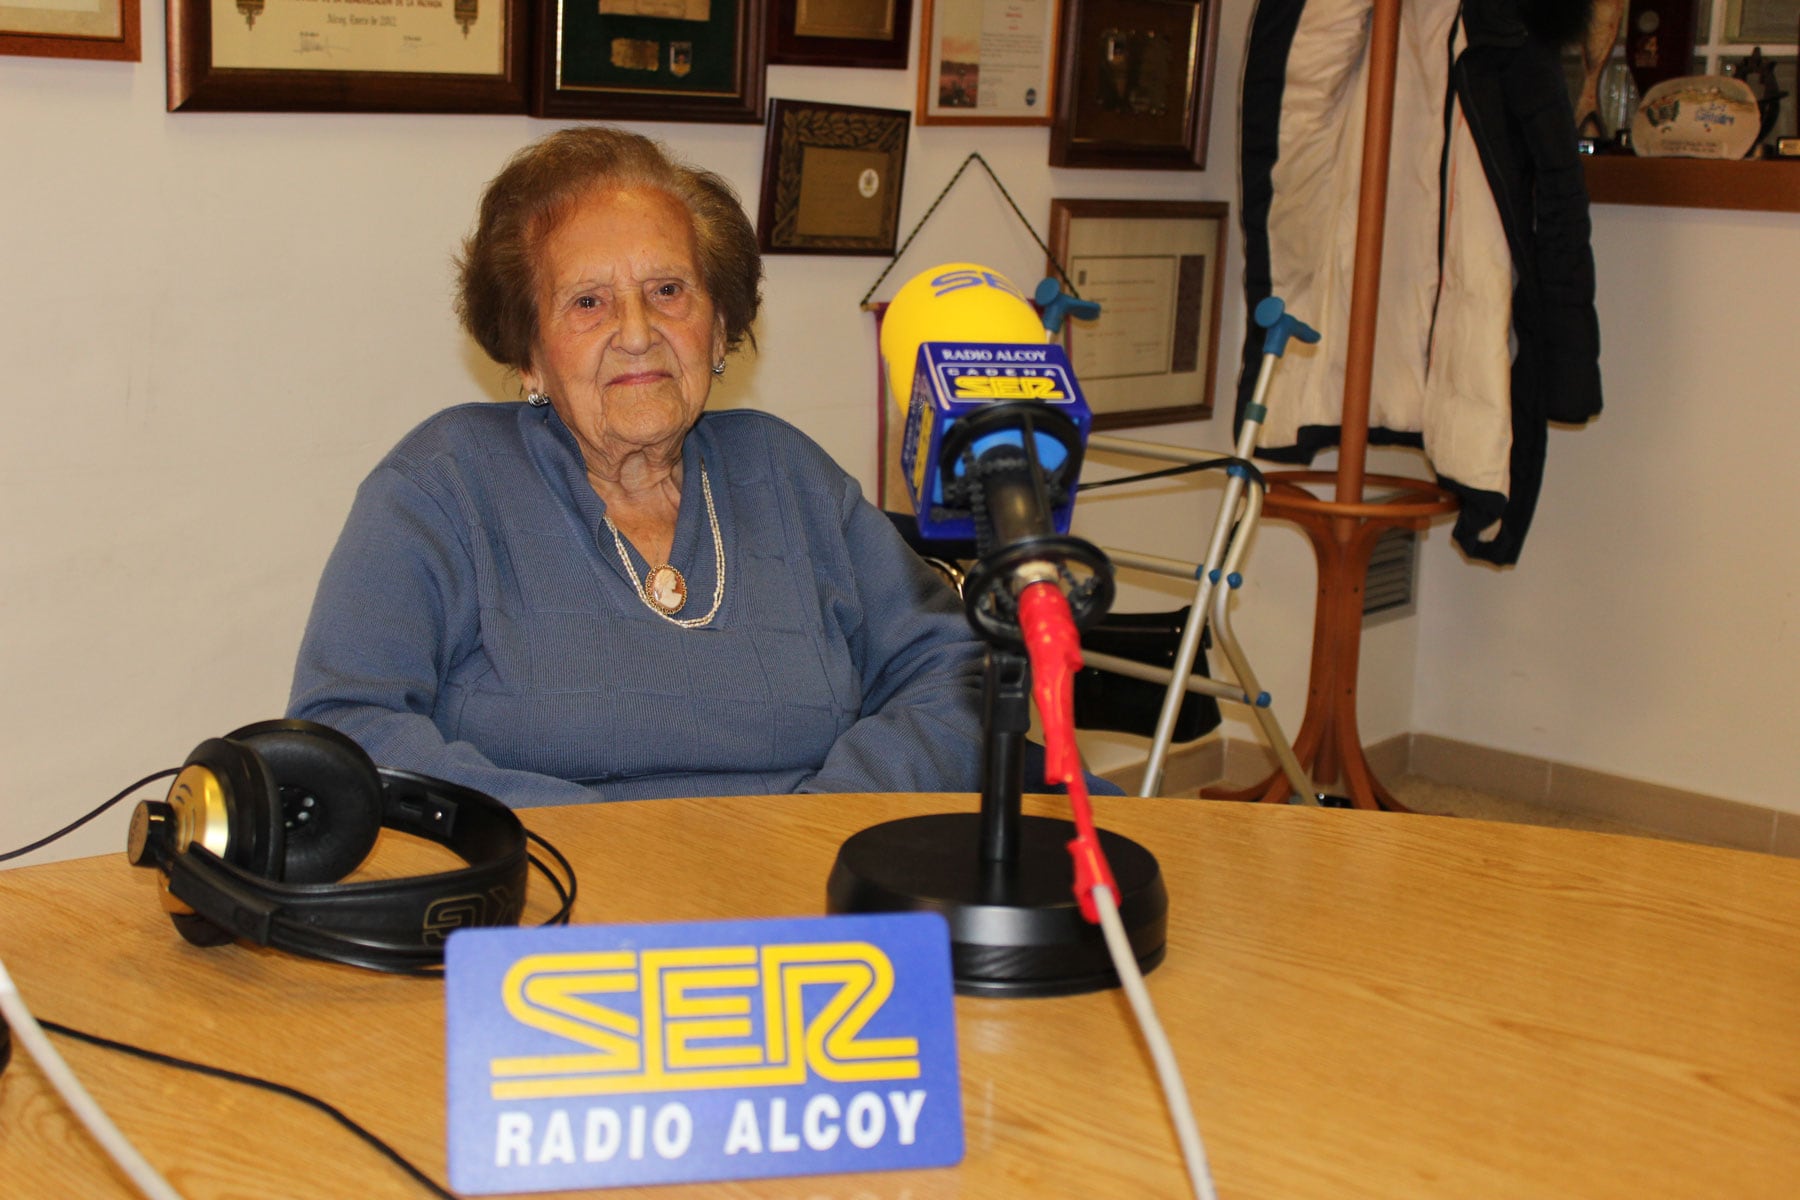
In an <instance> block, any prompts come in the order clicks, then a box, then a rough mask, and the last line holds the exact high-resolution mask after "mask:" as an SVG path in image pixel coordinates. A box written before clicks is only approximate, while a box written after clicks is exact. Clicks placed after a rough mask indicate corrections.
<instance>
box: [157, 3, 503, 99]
mask: <svg viewBox="0 0 1800 1200" xmlns="http://www.w3.org/2000/svg"><path fill="white" fill-rule="evenodd" d="M527 12H528V6H527V4H526V3H525V0H309V2H308V3H304V4H296V3H290V2H287V0H169V29H168V38H169V95H168V106H169V111H170V112H176V111H195V110H212V111H219V110H229V111H263V112H269V111H273V112H468V113H507V112H524V111H525V101H526V91H525V84H526V75H527V71H528V67H529V62H530V59H529V50H530V42H529V38H528V30H527V28H526V26H527V24H528V21H529V18H528V16H527Z"/></svg>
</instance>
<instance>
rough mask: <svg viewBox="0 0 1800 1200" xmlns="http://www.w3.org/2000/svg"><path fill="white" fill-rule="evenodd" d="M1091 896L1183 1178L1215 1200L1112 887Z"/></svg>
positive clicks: (1176, 1067)
mask: <svg viewBox="0 0 1800 1200" xmlns="http://www.w3.org/2000/svg"><path fill="white" fill-rule="evenodd" d="M1092 894H1093V897H1094V907H1095V908H1096V909H1097V910H1099V913H1100V929H1101V932H1102V933H1104V934H1105V935H1106V949H1107V952H1108V953H1109V954H1111V955H1112V960H1113V966H1114V967H1115V968H1116V969H1117V970H1118V972H1119V983H1120V984H1121V985H1123V986H1124V988H1125V996H1126V998H1127V999H1128V1000H1130V1001H1131V1011H1132V1013H1133V1014H1134V1015H1135V1016H1136V1017H1137V1022H1138V1028H1139V1029H1140V1030H1141V1031H1142V1032H1143V1035H1144V1042H1145V1044H1146V1045H1147V1046H1148V1047H1149V1049H1150V1059H1151V1061H1152V1062H1154V1063H1155V1064H1156V1077H1157V1079H1158V1080H1159V1081H1160V1082H1161V1083H1162V1089H1163V1096H1164V1097H1165V1099H1166V1100H1167V1101H1168V1105H1169V1120H1170V1121H1171V1122H1172V1123H1173V1124H1174V1126H1175V1138H1176V1140H1177V1141H1178V1142H1180V1143H1181V1154H1182V1157H1183V1158H1184V1159H1186V1161H1187V1170H1188V1182H1189V1183H1191V1184H1192V1185H1193V1188H1194V1195H1195V1196H1196V1197H1197V1198H1198V1200H1218V1195H1219V1193H1218V1192H1217V1191H1215V1190H1214V1189H1213V1181H1212V1169H1211V1168H1210V1167H1208V1166H1207V1163H1206V1146H1205V1145H1204V1144H1203V1143H1202V1142H1201V1141H1200V1127H1199V1125H1197V1124H1196V1123H1195V1121H1194V1110H1193V1107H1192V1106H1191V1105H1190V1104H1189V1103H1188V1095H1187V1085H1185V1084H1184V1083H1182V1081H1181V1064H1180V1063H1178V1062H1176V1061H1175V1049H1174V1047H1172V1046H1171V1045H1169V1036H1168V1034H1166V1033H1164V1032H1163V1027H1162V1022H1161V1021H1159V1020H1157V1019H1156V1007H1155V1005H1153V1004H1151V1002H1150V989H1149V988H1147V987H1145V986H1144V975H1143V972H1141V971H1139V970H1138V965H1137V956H1136V955H1135V954H1133V953H1132V950H1131V939H1130V938H1129V937H1127V936H1126V933H1125V924H1124V922H1122V921H1120V920H1119V908H1118V905H1117V904H1116V903H1115V902H1114V900H1113V893H1112V889H1111V888H1109V887H1096V888H1095V889H1094V890H1093V893H1092Z"/></svg>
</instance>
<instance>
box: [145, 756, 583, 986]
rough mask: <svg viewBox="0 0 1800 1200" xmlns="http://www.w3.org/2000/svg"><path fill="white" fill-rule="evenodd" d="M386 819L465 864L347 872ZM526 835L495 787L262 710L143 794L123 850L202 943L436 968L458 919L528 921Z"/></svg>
mask: <svg viewBox="0 0 1800 1200" xmlns="http://www.w3.org/2000/svg"><path fill="white" fill-rule="evenodd" d="M384 827H385V828H388V829H394V830H398V831H399V832H402V833H408V834H413V835H415V836H417V837H421V838H425V839H427V840H429V841H432V842H436V843H438V844H439V845H442V846H446V847H448V848H449V849H450V850H451V851H452V852H453V853H455V854H456V856H457V857H459V858H461V859H462V860H463V861H464V862H466V863H468V864H469V865H468V866H467V867H465V868H461V869H458V870H452V871H441V872H438V873H436V874H431V875H417V876H412V877H410V878H403V879H384V880H371V881H359V882H355V883H339V882H338V880H341V879H342V878H343V877H344V876H345V875H348V874H349V873H350V872H351V871H353V870H355V869H356V867H357V866H358V865H359V864H360V863H361V862H362V861H363V859H364V858H366V857H367V856H368V854H369V851H370V850H372V849H373V848H374V846H375V839H376V836H377V835H378V834H379V833H380V831H381V830H382V828H384ZM527 836H528V835H527V833H526V830H525V827H524V826H523V825H522V824H520V822H519V818H518V816H517V815H515V814H514V812H513V811H512V809H510V808H508V807H506V806H505V805H504V804H502V803H500V801H498V800H496V799H494V798H493V797H492V796H488V795H485V794H483V793H481V792H477V791H475V790H473V789H471V788H466V787H462V786H459V785H457V784H453V783H448V782H445V781H444V780H441V779H432V778H429V777H427V776H424V775H414V774H412V773H410V772H407V771H397V770H393V769H391V768H387V767H377V766H376V765H375V763H374V762H373V760H371V759H370V758H369V756H368V754H367V753H365V752H364V750H363V748H362V747H361V746H359V745H357V744H356V743H355V742H354V741H352V740H351V739H350V738H348V737H346V736H345V735H343V734H341V733H339V732H338V731H337V730H335V729H331V728H329V727H327V726H324V725H316V724H313V723H312V722H309V721H261V722H258V723H257V724H254V725H246V726H244V727H243V728H242V729H238V730H234V731H233V732H231V733H229V734H226V735H225V736H224V737H222V738H208V739H207V740H206V741H204V742H201V743H200V744H199V745H198V746H196V747H195V748H194V751H193V753H191V754H189V755H188V757H187V761H186V762H185V763H184V764H183V765H182V767H181V769H180V771H179V772H178V773H177V774H176V776H175V782H174V784H173V785H171V787H170V788H169V794H168V797H167V799H164V800H144V801H140V802H139V804H138V806H137V810H136V812H134V813H133V814H132V818H131V833H130V837H129V841H128V843H127V846H126V854H127V856H128V857H129V858H130V859H131V862H132V864H133V865H134V866H139V867H154V868H156V869H157V870H158V871H160V872H161V875H162V885H163V886H162V892H163V899H164V907H165V908H167V909H168V910H169V915H170V918H171V919H172V920H173V921H174V923H175V928H176V929H177V930H179V931H180V933H181V936H182V937H184V938H186V939H187V940H188V941H190V942H192V943H193V944H195V945H197V946H217V945H222V944H224V943H225V942H229V941H231V940H233V939H234V938H245V939H247V940H249V941H252V942H255V943H256V944H258V945H262V946H271V947H273V948H275V949H277V950H285V951H288V952H290V953H294V954H302V955H306V956H308V957H310V958H319V959H325V960H327V961H331V962H342V963H348V964H350V965H352V966H359V967H367V968H370V969H373V970H377V971H401V972H406V971H413V972H417V971H426V970H430V969H431V968H434V967H437V966H440V965H442V963H443V957H444V939H445V938H446V937H447V936H448V935H449V934H450V932H451V931H452V930H454V929H458V928H461V927H463V926H474V925H514V924H517V923H518V920H519V917H520V914H521V913H522V912H523V911H524V908H525V880H526V869H527V863H528V862H535V860H534V859H532V858H531V856H530V854H529V853H528V847H527V843H526V839H527ZM537 840H538V841H539V842H540V844H543V845H544V846H545V847H546V849H549V850H550V853H551V854H552V855H554V856H555V857H556V858H557V859H558V860H559V861H562V856H561V855H559V854H556V852H555V850H554V848H551V847H549V845H548V843H544V842H542V839H537ZM537 865H538V866H539V867H540V869H544V868H543V864H542V863H538V864H537ZM562 865H563V867H564V869H565V872H567V867H568V864H567V862H566V861H563V862H562ZM544 873H545V875H546V877H547V878H549V879H550V880H551V882H552V886H554V887H555V888H556V890H557V892H558V894H559V895H560V896H561V898H562V901H563V905H562V909H561V911H560V912H558V913H557V914H556V915H555V916H553V917H551V919H550V921H551V922H552V923H556V922H560V923H566V922H567V920H568V910H569V908H570V906H571V904H572V903H573V899H574V895H573V890H574V876H573V874H572V873H569V875H568V878H569V885H568V888H567V889H565V888H564V887H563V886H562V884H561V883H560V882H559V881H558V880H557V879H556V877H555V876H553V875H551V874H550V873H549V871H548V870H547V869H544Z"/></svg>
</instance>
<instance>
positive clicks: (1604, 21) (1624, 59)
mask: <svg viewBox="0 0 1800 1200" xmlns="http://www.w3.org/2000/svg"><path fill="white" fill-rule="evenodd" d="M1797 49H1800V0H1596V3H1595V4H1594V16H1593V22H1592V25H1591V27H1590V29H1589V33H1588V36H1587V37H1586V39H1585V40H1584V42H1583V44H1582V45H1581V46H1580V47H1579V53H1578V56H1577V55H1576V54H1571V56H1570V59H1569V63H1568V65H1569V69H1570V75H1571V89H1572V91H1573V92H1574V93H1575V95H1576V97H1577V98H1576V101H1575V111H1576V120H1577V123H1578V126H1579V130H1580V136H1581V148H1582V150H1583V153H1584V156H1585V157H1584V159H1583V162H1584V166H1585V170H1586V177H1587V186H1588V194H1589V197H1590V199H1592V201H1593V202H1594V203H1596V204H1640V205H1663V206H1672V207H1689V208H1721V209H1740V210H1755V211H1765V212H1800V128H1796V124H1795V115H1794V114H1795V100H1794V94H1795V92H1796V91H1800V88H1797V87H1796V85H1795V61H1796V50H1797Z"/></svg>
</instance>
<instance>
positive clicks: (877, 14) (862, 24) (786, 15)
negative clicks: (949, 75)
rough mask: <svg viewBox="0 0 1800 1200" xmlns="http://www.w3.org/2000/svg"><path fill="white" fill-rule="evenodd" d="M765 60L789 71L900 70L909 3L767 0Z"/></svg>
mask: <svg viewBox="0 0 1800 1200" xmlns="http://www.w3.org/2000/svg"><path fill="white" fill-rule="evenodd" d="M768 20H769V61H770V62H771V63H780V64H782V65H784V66H794V67H863V68H873V69H875V70H890V71H904V70H906V68H907V66H908V64H909V62H910V60H911V51H912V0H772V2H771V3H770V5H769V18H768Z"/></svg>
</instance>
